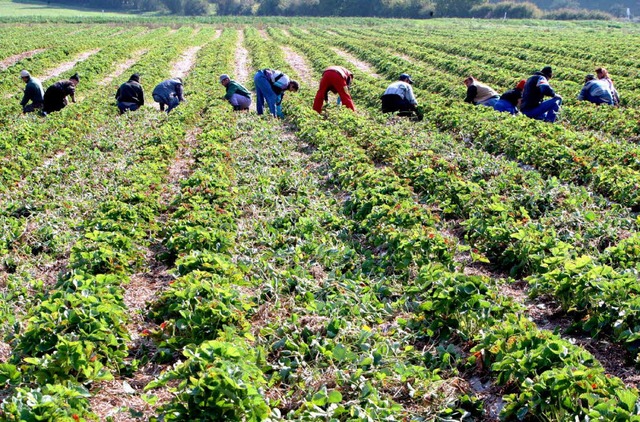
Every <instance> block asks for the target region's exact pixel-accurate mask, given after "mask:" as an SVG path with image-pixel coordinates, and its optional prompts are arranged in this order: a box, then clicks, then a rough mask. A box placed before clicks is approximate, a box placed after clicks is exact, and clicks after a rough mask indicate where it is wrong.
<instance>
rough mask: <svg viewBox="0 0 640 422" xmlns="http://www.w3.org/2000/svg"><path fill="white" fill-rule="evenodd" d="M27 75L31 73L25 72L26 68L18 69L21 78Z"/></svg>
mask: <svg viewBox="0 0 640 422" xmlns="http://www.w3.org/2000/svg"><path fill="white" fill-rule="evenodd" d="M29 76H31V74H30V73H29V72H27V71H26V70H22V71H20V77H21V78H28V77H29Z"/></svg>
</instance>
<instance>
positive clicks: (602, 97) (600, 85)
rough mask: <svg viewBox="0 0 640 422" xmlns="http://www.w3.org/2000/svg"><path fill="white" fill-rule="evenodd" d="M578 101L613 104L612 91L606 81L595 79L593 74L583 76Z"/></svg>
mask: <svg viewBox="0 0 640 422" xmlns="http://www.w3.org/2000/svg"><path fill="white" fill-rule="evenodd" d="M578 101H589V102H590V103H594V104H608V105H614V102H613V93H612V92H611V89H610V88H609V84H608V83H607V81H605V80H602V79H596V76H595V75H587V76H585V78H584V86H583V87H582V89H581V90H580V93H579V94H578Z"/></svg>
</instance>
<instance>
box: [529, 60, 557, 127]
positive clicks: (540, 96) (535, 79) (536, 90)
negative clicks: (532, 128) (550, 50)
mask: <svg viewBox="0 0 640 422" xmlns="http://www.w3.org/2000/svg"><path fill="white" fill-rule="evenodd" d="M552 76H553V71H552V69H551V66H545V67H543V68H542V70H541V71H540V72H536V73H534V74H533V75H532V76H531V77H529V79H527V82H526V83H525V84H524V89H523V91H522V103H521V106H520V111H522V114H524V115H525V116H527V117H530V118H532V119H536V120H542V121H545V122H550V123H553V122H555V121H556V118H557V117H558V112H559V111H560V104H562V97H561V96H559V95H556V92H555V91H554V90H553V88H551V86H550V85H549V79H551V77H552ZM544 97H552V98H551V99H549V100H546V101H543V100H544Z"/></svg>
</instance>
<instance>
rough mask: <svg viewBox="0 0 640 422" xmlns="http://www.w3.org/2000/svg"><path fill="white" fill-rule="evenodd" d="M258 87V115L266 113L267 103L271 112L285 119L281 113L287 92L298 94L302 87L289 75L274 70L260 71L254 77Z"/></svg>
mask: <svg viewBox="0 0 640 422" xmlns="http://www.w3.org/2000/svg"><path fill="white" fill-rule="evenodd" d="M253 83H254V84H255V86H256V96H257V98H256V102H257V104H256V111H257V112H258V115H262V114H263V113H264V102H265V100H266V101H267V106H268V107H269V112H270V113H271V114H272V115H273V116H276V117H283V116H282V112H281V111H279V106H280V105H281V104H282V99H283V98H284V93H285V92H286V91H292V92H297V91H298V88H299V87H300V85H298V82H296V81H294V80H291V79H290V78H289V77H288V76H287V75H285V74H284V73H282V72H280V71H279V70H274V69H262V70H258V71H257V72H256V74H255V76H254V77H253Z"/></svg>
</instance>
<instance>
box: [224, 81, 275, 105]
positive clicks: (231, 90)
mask: <svg viewBox="0 0 640 422" xmlns="http://www.w3.org/2000/svg"><path fill="white" fill-rule="evenodd" d="M220 83H221V84H222V86H224V87H225V88H226V93H225V94H224V99H225V100H227V101H229V104H231V105H232V106H233V110H234V111H244V110H249V106H251V92H249V90H248V89H247V88H245V87H244V86H242V85H241V84H240V83H238V82H236V81H234V80H233V79H231V77H230V76H229V75H226V74H224V75H220ZM278 101H281V100H278Z"/></svg>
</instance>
